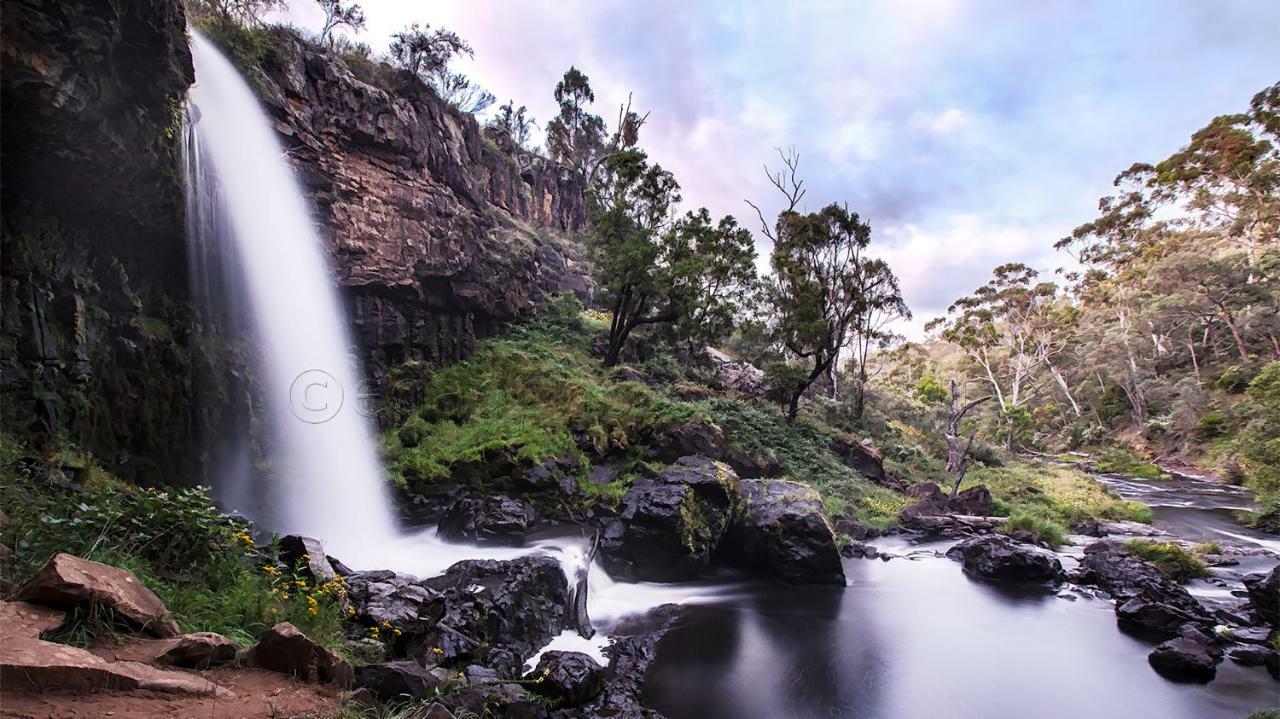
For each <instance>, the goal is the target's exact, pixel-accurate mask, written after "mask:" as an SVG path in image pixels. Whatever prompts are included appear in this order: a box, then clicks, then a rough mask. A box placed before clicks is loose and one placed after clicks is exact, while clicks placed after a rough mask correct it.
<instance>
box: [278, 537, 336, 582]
mask: <svg viewBox="0 0 1280 719" xmlns="http://www.w3.org/2000/svg"><path fill="white" fill-rule="evenodd" d="M279 546H280V560H281V561H283V562H284V563H285V564H287V565H289V566H291V567H295V566H300V567H302V568H303V571H304V572H305V573H306V574H307V575H309V576H310V577H311V578H312V579H315V580H316V581H317V582H327V581H330V580H333V579H337V578H338V572H337V571H336V570H334V568H333V565H332V564H330V563H329V558H328V556H327V555H325V553H324V545H323V544H321V543H320V540H318V539H312V538H311V537H303V536H301V535H297V534H290V535H288V536H285V537H281V538H280V544H279Z"/></svg>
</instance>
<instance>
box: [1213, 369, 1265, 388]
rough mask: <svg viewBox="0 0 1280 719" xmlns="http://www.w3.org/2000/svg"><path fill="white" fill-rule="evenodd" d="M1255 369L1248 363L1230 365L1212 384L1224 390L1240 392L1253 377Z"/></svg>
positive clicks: (1247, 386) (1247, 385)
mask: <svg viewBox="0 0 1280 719" xmlns="http://www.w3.org/2000/svg"><path fill="white" fill-rule="evenodd" d="M1255 369H1256V368H1255V367H1252V366H1250V365H1242V364H1233V365H1230V366H1228V367H1227V368H1226V369H1224V370H1223V371H1222V374H1220V375H1218V379H1216V380H1214V381H1213V386H1215V387H1217V388H1218V389H1220V390H1222V391H1224V392H1230V393H1231V394H1240V393H1241V392H1244V391H1245V390H1246V389H1248V388H1249V381H1250V380H1251V379H1253V376H1254V370H1255Z"/></svg>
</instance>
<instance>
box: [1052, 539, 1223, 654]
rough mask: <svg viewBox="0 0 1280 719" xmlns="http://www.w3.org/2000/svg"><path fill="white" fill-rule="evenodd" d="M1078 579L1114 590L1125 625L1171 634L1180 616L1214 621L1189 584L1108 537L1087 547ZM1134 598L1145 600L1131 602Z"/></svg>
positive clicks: (1207, 622) (1202, 622)
mask: <svg viewBox="0 0 1280 719" xmlns="http://www.w3.org/2000/svg"><path fill="white" fill-rule="evenodd" d="M1075 581H1076V582H1078V583H1080V584H1092V585H1095V586H1097V587H1099V588H1101V589H1103V590H1105V591H1106V592H1107V593H1108V594H1110V595H1111V596H1112V597H1113V598H1114V599H1115V600H1116V606H1117V616H1118V618H1119V619H1120V623H1121V626H1124V627H1126V628H1128V629H1132V630H1138V631H1141V632H1145V633H1150V634H1155V635H1162V636H1166V637H1167V636H1169V635H1170V634H1171V633H1172V632H1173V631H1174V630H1176V627H1174V626H1173V625H1174V624H1177V623H1178V621H1177V620H1178V619H1179V618H1180V619H1181V622H1182V623H1186V622H1194V623H1196V624H1200V625H1212V624H1213V623H1214V622H1213V619H1212V616H1211V614H1210V612H1209V611H1208V610H1207V609H1206V608H1205V607H1204V605H1202V604H1201V603H1200V602H1199V601H1198V600H1197V599H1196V598H1195V597H1193V596H1191V594H1190V593H1188V592H1187V590H1186V588H1184V587H1183V586H1182V585H1181V584H1178V583H1177V582H1175V581H1173V580H1172V579H1169V577H1167V576H1166V575H1165V573H1164V572H1162V571H1160V568H1159V567H1157V566H1156V565H1154V564H1152V563H1150V562H1147V561H1145V560H1143V559H1140V558H1138V557H1135V556H1133V555H1131V554H1129V553H1128V552H1127V551H1125V548H1124V545H1122V544H1119V543H1116V542H1112V541H1106V540H1104V541H1101V542H1094V543H1093V544H1090V545H1089V546H1087V547H1085V548H1084V556H1083V557H1082V558H1081V560H1080V569H1079V570H1078V571H1077V572H1076V574H1075ZM1134 599H1137V600H1141V603H1139V604H1130V601H1131V600H1134ZM1126 607H1127V609H1125V608H1126ZM1121 609H1124V612H1123V613H1121V612H1120V610H1121Z"/></svg>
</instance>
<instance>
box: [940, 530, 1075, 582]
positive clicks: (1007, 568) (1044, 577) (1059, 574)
mask: <svg viewBox="0 0 1280 719" xmlns="http://www.w3.org/2000/svg"><path fill="white" fill-rule="evenodd" d="M947 556H948V557H952V558H954V559H958V560H960V563H961V564H963V565H964V568H965V571H967V572H969V573H971V574H974V575H976V576H979V577H982V578H984V579H1000V580H1021V581H1037V582H1043V581H1050V582H1057V581H1061V580H1062V578H1063V571H1062V563H1061V562H1059V561H1058V558H1057V557H1056V556H1055V555H1054V554H1053V552H1049V551H1045V550H1043V549H1040V548H1038V547H1032V546H1028V545H1025V544H1019V543H1017V542H1015V541H1013V540H1012V539H1010V538H1008V537H1004V536H1001V535H990V536H985V537H974V538H972V539H966V540H964V541H963V542H961V543H959V544H957V545H956V546H954V547H952V548H951V549H950V550H949V551H948V552H947Z"/></svg>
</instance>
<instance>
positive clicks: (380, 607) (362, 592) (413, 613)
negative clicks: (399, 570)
mask: <svg viewBox="0 0 1280 719" xmlns="http://www.w3.org/2000/svg"><path fill="white" fill-rule="evenodd" d="M347 601H349V602H350V603H351V608H352V609H353V610H354V611H355V613H354V614H353V615H352V619H354V620H355V621H356V622H357V623H358V624H360V625H362V626H365V627H377V626H390V627H391V628H393V629H399V630H400V632H401V634H406V635H413V634H417V633H420V632H422V631H423V630H424V629H425V628H426V627H427V626H429V625H433V624H434V623H435V622H436V620H438V619H439V618H440V615H441V614H443V613H444V598H443V597H442V596H441V595H440V593H439V592H437V591H435V590H433V589H430V588H428V587H426V586H424V585H423V583H422V582H419V581H417V580H415V579H413V578H411V577H405V576H402V575H398V574H396V573H394V572H387V571H379V572H357V573H355V574H352V575H350V576H349V577H347Z"/></svg>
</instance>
